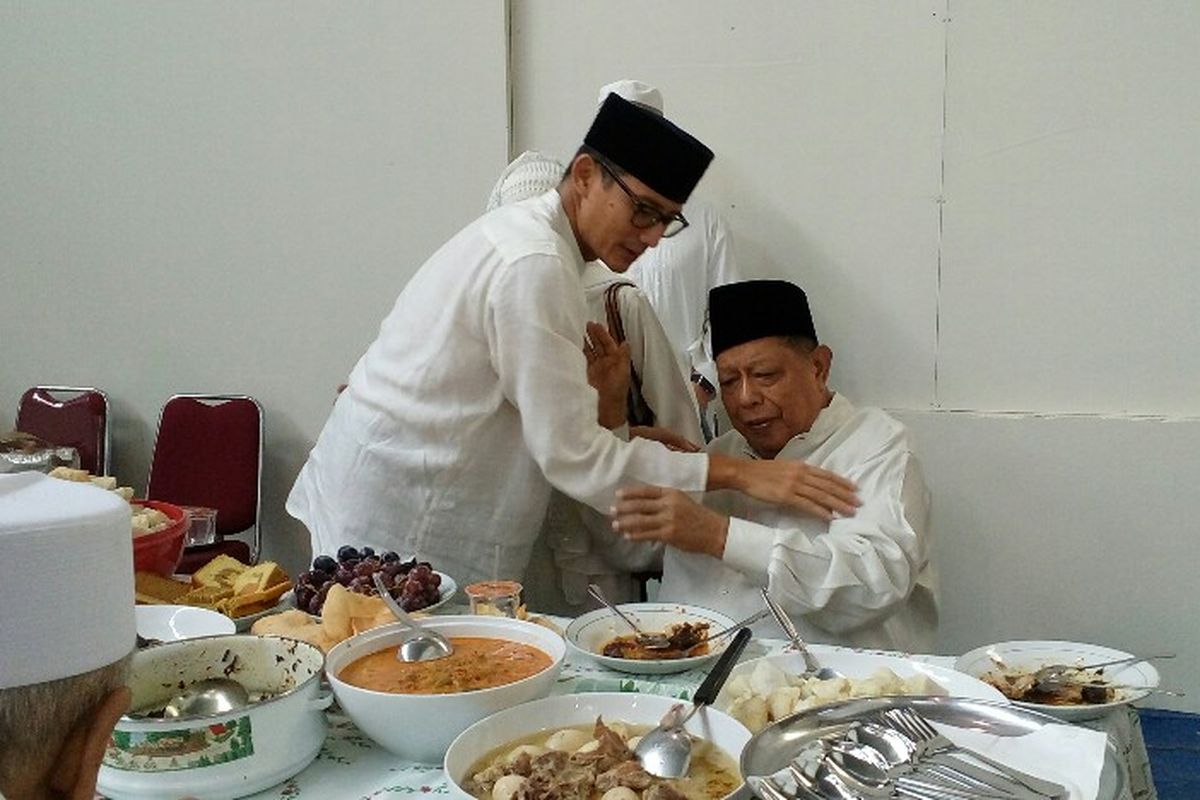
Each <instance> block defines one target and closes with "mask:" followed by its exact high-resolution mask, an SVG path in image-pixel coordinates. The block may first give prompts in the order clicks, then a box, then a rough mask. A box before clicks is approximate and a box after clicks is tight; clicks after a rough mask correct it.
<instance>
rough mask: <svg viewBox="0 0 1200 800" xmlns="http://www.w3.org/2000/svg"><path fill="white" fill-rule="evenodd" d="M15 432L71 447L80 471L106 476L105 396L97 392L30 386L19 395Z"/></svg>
mask: <svg viewBox="0 0 1200 800" xmlns="http://www.w3.org/2000/svg"><path fill="white" fill-rule="evenodd" d="M17 430H19V431H24V432H25V433H32V434H33V435H34V436H39V437H41V438H42V439H45V440H46V441H48V442H50V443H51V444H56V445H62V446H65V447H74V448H75V449H76V450H77V451H78V452H79V466H80V467H81V468H82V469H86V470H87V471H88V472H91V473H92V474H93V475H107V474H108V470H109V449H110V448H109V433H108V396H107V395H105V394H104V392H102V391H100V390H99V389H93V388H91V387H85V386H34V387H33V388H31V389H29V390H27V391H26V392H25V394H23V395H21V402H20V404H19V405H18V406H17Z"/></svg>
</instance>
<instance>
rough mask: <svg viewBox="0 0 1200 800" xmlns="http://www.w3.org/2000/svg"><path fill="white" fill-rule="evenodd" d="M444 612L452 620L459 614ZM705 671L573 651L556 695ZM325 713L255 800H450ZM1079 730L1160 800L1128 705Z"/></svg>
mask: <svg viewBox="0 0 1200 800" xmlns="http://www.w3.org/2000/svg"><path fill="white" fill-rule="evenodd" d="M444 611H447V612H451V613H453V611H454V609H444ZM459 611H465V609H459ZM547 620H548V621H550V622H551V623H553V624H556V625H559V626H560V628H565V627H566V625H567V623H568V622H569V621H570V620H565V619H558V618H554V617H547ZM786 647H788V642H786V641H785V640H782V639H763V638H757V639H755V640H753V641H752V642H751V643H750V645H749V646H748V647H747V648H746V650H745V652H744V653H743V654H742V656H741V660H748V659H752V658H759V657H762V656H766V655H773V654H776V653H781V652H784V650H785V648H786ZM845 649H848V650H850V649H852V648H845ZM853 651H854V652H860V653H872V654H879V655H890V656H897V655H902V656H904V657H906V658H912V659H914V660H917V661H921V662H924V663H928V664H933V665H936V666H941V667H945V668H948V669H952V668H953V666H954V661H955V657H954V656H944V655H911V654H900V653H894V652H886V651H879V650H861V649H854V650H853ZM706 669H707V665H706V666H704V667H701V668H698V669H694V670H690V671H687V672H681V673H675V674H668V675H634V674H627V673H622V672H616V671H614V670H611V669H608V668H606V667H603V666H601V665H599V664H597V663H595V662H594V661H593V660H592V659H590V658H588V657H587V656H586V655H582V654H580V653H578V652H576V651H575V650H568V653H567V657H566V660H565V662H564V664H563V669H562V672H561V673H560V675H559V678H558V681H557V683H556V685H555V687H554V690H553V694H570V693H574V692H643V693H649V694H656V695H664V696H669V697H675V698H679V699H681V700H689V699H691V696H692V693H693V692H694V691H695V690H696V688H697V687H698V686H699V685H700V683H701V681H703V679H704V677H705V671H706ZM326 713H327V714H328V718H329V732H328V735H327V736H326V738H325V744H324V746H323V747H322V748H321V751H320V753H319V754H318V755H317V757H316V759H315V760H314V761H313V762H312V763H311V764H310V765H309V766H308V767H306V768H305V769H304V770H303V771H301V772H300V773H299V774H298V775H296V776H295V777H293V778H291V779H289V780H287V781H284V782H283V783H280V784H278V785H276V786H273V787H271V788H270V789H267V790H265V791H262V792H259V793H258V794H254V795H251V797H252V798H254V800H296V798H303V799H304V800H327V799H328V798H338V799H339V800H373V799H374V798H385V797H406V796H409V797H412V796H420V795H446V794H450V785H449V783H448V781H447V779H446V774H445V772H444V771H443V770H442V767H441V765H440V764H420V763H415V762H413V761H410V760H408V759H405V758H403V757H402V756H397V755H395V754H393V753H390V752H388V751H387V750H384V749H383V748H382V747H380V746H379V745H377V744H375V743H374V742H373V741H371V740H370V739H369V738H368V737H367V736H366V735H364V734H363V733H362V732H361V731H359V730H358V728H356V727H355V725H354V723H353V722H351V721H350V719H349V718H348V717H347V716H346V715H345V714H343V713H342V712H341V711H340V710H339V709H338V707H337V705H336V703H335V704H334V705H333V706H332V707H331V708H330V709H329V711H327V712H326ZM397 722H398V724H401V723H400V721H397ZM418 724H419V723H418ZM1080 724H1083V725H1086V726H1088V727H1090V728H1093V729H1095V730H1099V731H1101V732H1103V733H1105V734H1106V735H1107V736H1108V738H1109V741H1110V742H1111V743H1112V745H1113V749H1114V750H1115V757H1116V759H1117V761H1118V762H1119V768H1121V770H1122V772H1123V773H1124V774H1125V781H1124V786H1123V788H1122V791H1121V794H1120V796H1119V800H1155V799H1156V797H1157V795H1156V793H1155V790H1154V783H1153V781H1152V779H1151V776H1150V764H1149V759H1148V757H1147V753H1146V745H1145V742H1144V740H1143V738H1142V730H1141V724H1140V723H1139V721H1138V716H1137V712H1136V711H1135V710H1134V709H1133V708H1132V707H1130V706H1128V705H1126V706H1120V707H1118V708H1116V709H1114V710H1112V711H1110V712H1108V713H1107V714H1106V715H1105V716H1103V717H1100V718H1098V719H1095V720H1090V721H1087V722H1083V723H1080Z"/></svg>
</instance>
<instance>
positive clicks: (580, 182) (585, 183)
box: [571, 153, 600, 195]
mask: <svg viewBox="0 0 1200 800" xmlns="http://www.w3.org/2000/svg"><path fill="white" fill-rule="evenodd" d="M599 172H600V165H599V164H597V163H596V159H594V158H592V157H591V156H590V155H588V154H587V153H580V154H579V155H577V156H575V160H574V161H572V162H571V182H572V183H573V184H575V188H576V190H577V191H578V192H579V193H580V194H581V195H583V194H586V193H587V190H588V187H589V186H591V185H592V183H593V182H594V181H595V180H596V177H597V176H598V174H599Z"/></svg>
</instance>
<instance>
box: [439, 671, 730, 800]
mask: <svg viewBox="0 0 1200 800" xmlns="http://www.w3.org/2000/svg"><path fill="white" fill-rule="evenodd" d="M678 702H679V700H677V699H674V698H671V697H660V696H658V695H649V694H632V693H627V692H595V693H588V694H567V695H558V696H555V697H547V698H545V699H543V700H535V701H533V702H530V703H525V704H523V705H519V706H515V707H513V708H510V709H508V710H506V711H501V712H499V713H498V714H493V715H492V716H490V717H488V718H487V719H484V720H481V721H480V722H477V723H475V724H474V725H472V726H471V727H469V728H467V729H466V730H465V731H463V732H462V734H461V735H460V736H459V737H458V738H456V739H455V740H454V741H453V742H452V743H451V744H450V748H449V749H448V750H447V751H446V778H447V779H448V781H449V784H450V792H451V794H452V795H453V796H455V797H456V798H459V799H460V800H473V798H472V795H471V794H469V793H468V792H467V790H466V789H465V788H463V787H464V784H465V783H466V781H467V780H468V779H469V778H470V777H471V769H472V767H474V766H475V765H476V764H477V763H478V762H479V761H480V759H482V758H483V757H484V756H487V755H488V754H489V753H491V752H493V751H494V750H496V749H498V748H500V747H502V746H504V745H507V744H509V743H512V742H516V741H519V740H523V739H527V738H528V737H530V736H533V735H534V734H537V733H540V732H543V731H545V732H546V733H547V735H549V733H550V732H552V731H556V730H558V729H560V728H571V727H577V726H586V725H591V724H592V723H594V722H595V721H596V718H597V717H603V718H604V721H605V722H606V723H611V722H625V723H629V724H633V725H648V726H655V725H657V724H658V723H659V720H661V719H662V717H663V715H664V714H666V713H667V711H668V710H670V708H671V706H673V705H675V704H676V703H678ZM684 727H686V728H687V731H688V733H690V734H692V735H693V736H696V737H697V738H700V739H704V740H706V741H709V742H711V743H712V744H714V745H716V746H717V747H719V748H720V749H722V750H724V751H725V752H726V753H727V754H728V755H729V756H730V757H732V758H733V761H734V763H737V761H738V757H739V755H740V754H741V752H742V748H743V747H745V746H746V743H747V742H749V741H750V731H748V730H746V729H745V728H744V727H742V725H741V724H740V723H739V722H737V721H736V720H734V719H733V718H732V717H730V716H728V715H727V714H724V713H722V712H720V711H717V710H716V709H714V708H713V707H712V706H706V707H704V708H701V709H700V710H699V711H697V712H696V713H695V714H694V715H692V718H691V719H690V720H688V722H687V724H686V725H685V726H684ZM737 793H738V792H737V790H735V791H734V792H731V793H730V794H729V795H726V797H732V796H733V794H737Z"/></svg>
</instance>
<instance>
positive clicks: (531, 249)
mask: <svg viewBox="0 0 1200 800" xmlns="http://www.w3.org/2000/svg"><path fill="white" fill-rule="evenodd" d="M583 269H584V261H583V258H582V256H581V254H580V251H579V247H578V245H577V244H576V241H575V237H574V234H573V233H572V230H571V226H570V222H569V220H568V218H567V215H566V212H565V211H564V210H563V207H562V202H561V199H560V198H559V195H558V193H557V192H556V191H551V192H547V193H546V194H544V195H541V196H540V197H535V198H531V199H530V200H526V201H524V202H520V203H515V204H512V205H508V206H503V207H501V208H499V209H497V210H495V211H493V212H491V213H489V214H486V215H484V216H483V217H481V218H480V219H478V220H476V221H475V222H473V223H472V224H470V225H468V226H467V227H466V228H464V229H463V230H462V231H460V232H459V233H458V234H457V235H456V236H454V237H453V238H452V239H451V240H450V241H449V242H447V243H446V244H445V245H443V246H442V247H441V248H440V249H439V250H438V251H437V252H436V253H434V254H433V256H431V257H430V258H429V260H428V261H426V262H425V264H424V265H422V267H421V268H420V269H419V270H418V271H417V272H416V274H415V275H413V277H412V279H411V280H410V281H409V282H408V285H407V286H405V288H404V290H403V291H402V292H401V293H400V296H399V298H398V299H397V300H396V304H395V307H394V308H393V309H392V311H391V313H390V314H389V315H388V316H387V318H385V319H384V321H383V323H382V325H381V326H380V331H379V336H378V338H377V339H376V340H375V341H374V342H373V343H372V344H371V346H370V347H369V348H368V349H367V352H366V353H365V354H364V355H363V357H362V358H361V359H360V360H359V362H358V364H357V365H356V366H355V368H354V371H353V372H352V373H351V375H350V380H349V385H348V386H347V388H346V390H345V391H344V392H342V394H341V395H340V396H339V397H338V400H337V403H336V405H335V406H334V410H333V412H332V414H331V415H330V418H329V420H328V421H327V422H326V424H325V428H324V429H323V430H322V431H321V435H320V437H319V438H318V440H317V443H316V445H315V446H314V447H313V449H312V452H311V453H310V454H309V457H308V461H307V462H306V463H305V465H304V467H303V469H302V470H301V472H300V475H299V477H298V478H297V479H296V484H295V486H294V487H293V488H292V492H291V495H290V496H289V497H288V502H287V509H288V512H289V513H291V514H292V515H293V516H294V517H296V518H297V519H299V520H300V521H301V522H303V523H304V524H305V526H307V528H308V530H309V532H310V534H311V536H312V546H313V552H314V553H334V552H335V551H336V550H337V548H338V547H339V546H340V545H342V544H353V545H356V546H361V545H371V546H372V547H375V548H376V550H395V551H397V552H399V553H400V554H401V555H402V556H405V557H407V556H409V555H416V556H418V557H419V558H422V559H428V560H430V561H432V562H433V565H434V568H435V569H438V570H441V571H443V572H446V573H448V574H450V575H451V576H453V577H454V578H455V579H456V580H457V581H459V582H460V583H461V582H471V581H476V580H483V579H492V578H518V579H519V578H520V576H521V575H522V574H523V573H524V571H525V567H526V564H527V562H528V560H529V554H530V549H531V546H532V544H533V541H534V539H535V537H536V536H537V534H538V531H539V529H540V528H541V524H542V518H543V515H544V513H545V510H546V503H547V498H548V497H549V494H550V487H551V485H553V486H555V487H557V488H558V489H560V490H561V491H563V492H564V493H565V494H567V495H568V496H571V497H573V498H575V499H578V500H581V501H583V502H586V503H588V504H589V505H591V506H592V507H594V508H596V509H599V510H601V511H602V512H607V511H608V508H609V507H610V505H611V504H612V500H613V493H614V492H615V490H616V489H617V488H618V487H619V486H622V485H626V484H632V483H650V484H663V485H668V486H675V487H677V488H680V489H684V490H686V491H700V490H702V489H703V488H704V485H705V481H706V479H707V470H708V459H707V456H705V455H704V454H702V453H700V454H697V453H673V452H670V451H668V450H667V449H666V448H664V447H662V446H661V445H659V444H657V443H655V442H650V441H646V440H641V439H637V440H633V441H630V442H624V441H621V440H620V439H619V438H618V437H617V436H614V435H613V433H612V432H611V431H608V430H606V429H604V428H602V427H600V426H599V425H598V424H597V421H596V392H595V390H593V389H592V388H591V387H590V386H588V384H587V375H586V363H585V360H584V356H583V353H582V345H583V333H584V322H585V320H586V318H587V315H586V310H585V306H584V297H583V288H582V284H581V281H580V276H581V274H582V273H583Z"/></svg>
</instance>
